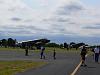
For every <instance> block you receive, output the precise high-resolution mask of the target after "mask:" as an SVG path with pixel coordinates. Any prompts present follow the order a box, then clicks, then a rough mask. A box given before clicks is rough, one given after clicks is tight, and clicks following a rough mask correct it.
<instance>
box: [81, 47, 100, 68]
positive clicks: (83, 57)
mask: <svg viewBox="0 0 100 75" xmlns="http://www.w3.org/2000/svg"><path fill="white" fill-rule="evenodd" d="M80 50H81V53H80V55H81V60H82V64H81V66H84V67H85V66H87V65H86V63H85V60H86V57H87V52H88V49H87V47H86V46H81V47H80ZM91 51H92V52H93V58H94V61H95V62H96V63H99V55H100V46H95V48H91Z"/></svg>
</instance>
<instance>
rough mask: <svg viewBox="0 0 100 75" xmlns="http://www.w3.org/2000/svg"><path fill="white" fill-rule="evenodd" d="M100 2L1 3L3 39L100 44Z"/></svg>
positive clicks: (1, 0)
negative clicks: (45, 39)
mask: <svg viewBox="0 0 100 75" xmlns="http://www.w3.org/2000/svg"><path fill="white" fill-rule="evenodd" d="M99 3H100V0H0V39H2V38H9V37H11V38H16V39H18V40H19V41H21V40H33V39H36V38H37V39H38V38H49V39H51V40H52V41H54V42H64V41H66V42H71V41H75V42H86V43H92V44H93V43H95V44H98V43H99V42H100V39H99V38H100V35H99V34H100V8H99V7H100V4H99Z"/></svg>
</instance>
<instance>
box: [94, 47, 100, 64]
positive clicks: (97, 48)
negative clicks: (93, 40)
mask: <svg viewBox="0 0 100 75" xmlns="http://www.w3.org/2000/svg"><path fill="white" fill-rule="evenodd" d="M99 52H100V49H99V46H97V47H96V48H95V49H94V53H95V62H96V63H98V60H99Z"/></svg>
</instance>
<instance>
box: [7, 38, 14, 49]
mask: <svg viewBox="0 0 100 75" xmlns="http://www.w3.org/2000/svg"><path fill="white" fill-rule="evenodd" d="M15 44H16V39H15V40H13V39H12V38H8V46H9V47H15Z"/></svg>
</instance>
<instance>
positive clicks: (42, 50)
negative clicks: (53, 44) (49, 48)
mask: <svg viewBox="0 0 100 75" xmlns="http://www.w3.org/2000/svg"><path fill="white" fill-rule="evenodd" d="M44 51H45V47H43V46H41V54H40V59H45V54H44ZM53 58H54V60H55V59H56V51H55V49H54V51H53Z"/></svg>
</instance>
